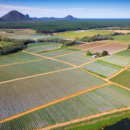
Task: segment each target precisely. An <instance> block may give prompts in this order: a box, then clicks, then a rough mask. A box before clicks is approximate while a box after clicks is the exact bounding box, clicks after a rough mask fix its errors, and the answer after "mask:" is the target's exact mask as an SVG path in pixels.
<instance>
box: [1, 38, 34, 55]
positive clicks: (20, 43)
mask: <svg viewBox="0 0 130 130" xmlns="http://www.w3.org/2000/svg"><path fill="white" fill-rule="evenodd" d="M0 40H1V41H4V42H13V44H11V45H10V46H3V47H0V55H7V54H10V53H14V52H17V51H20V50H23V49H25V48H27V44H29V43H34V42H35V41H34V40H16V39H9V38H0Z"/></svg>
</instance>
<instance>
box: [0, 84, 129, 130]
mask: <svg viewBox="0 0 130 130" xmlns="http://www.w3.org/2000/svg"><path fill="white" fill-rule="evenodd" d="M129 101H130V92H129V91H127V90H125V89H122V88H120V87H118V86H115V85H109V86H106V87H103V88H100V89H96V90H94V91H91V92H88V93H85V94H82V95H79V96H76V97H73V98H71V99H68V100H65V101H62V102H59V103H57V104H54V105H51V106H48V107H46V108H43V109H41V110H38V111H35V112H33V113H30V114H27V115H25V116H22V117H20V118H17V119H14V120H12V121H9V122H7V123H4V124H1V126H0V127H1V128H5V129H6V128H8V129H9V128H10V129H17V130H20V129H37V128H40V127H45V126H48V125H53V124H57V123H61V122H66V121H70V120H73V119H77V118H82V117H85V116H89V115H93V114H97V113H101V112H104V111H108V110H112V109H116V108H120V107H125V106H129V105H130V102H129Z"/></svg>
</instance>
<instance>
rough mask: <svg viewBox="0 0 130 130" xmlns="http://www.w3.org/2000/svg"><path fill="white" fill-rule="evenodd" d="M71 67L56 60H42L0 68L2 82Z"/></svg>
mask: <svg viewBox="0 0 130 130" xmlns="http://www.w3.org/2000/svg"><path fill="white" fill-rule="evenodd" d="M69 67H72V66H70V65H67V64H64V63H61V62H57V61H54V60H40V61H35V62H27V63H22V64H15V65H10V66H2V67H0V81H6V80H11V79H17V78H21V77H26V76H31V75H36V74H41V73H46V72H51V71H56V70H60V69H65V68H69Z"/></svg>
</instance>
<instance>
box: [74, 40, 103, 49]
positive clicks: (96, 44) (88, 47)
mask: <svg viewBox="0 0 130 130" xmlns="http://www.w3.org/2000/svg"><path fill="white" fill-rule="evenodd" d="M101 45H105V43H96V42H93V43H88V44H83V45H79V46H76V47H73V48H74V49H82V50H86V49H90V48H93V47H97V46H101Z"/></svg>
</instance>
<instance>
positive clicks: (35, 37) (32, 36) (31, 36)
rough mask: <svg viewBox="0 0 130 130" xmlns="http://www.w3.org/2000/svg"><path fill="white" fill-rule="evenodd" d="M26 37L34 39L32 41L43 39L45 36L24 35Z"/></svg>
mask: <svg viewBox="0 0 130 130" xmlns="http://www.w3.org/2000/svg"><path fill="white" fill-rule="evenodd" d="M26 36H27V37H30V38H34V39H40V38H45V37H47V36H45V35H40V34H33V35H26Z"/></svg>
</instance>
